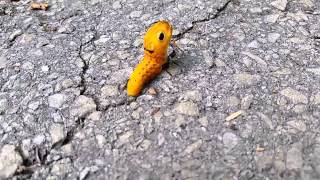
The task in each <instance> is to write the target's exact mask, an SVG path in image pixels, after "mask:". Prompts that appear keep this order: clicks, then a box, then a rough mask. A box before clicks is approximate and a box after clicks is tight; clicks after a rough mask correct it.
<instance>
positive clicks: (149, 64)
mask: <svg viewBox="0 0 320 180" xmlns="http://www.w3.org/2000/svg"><path fill="white" fill-rule="evenodd" d="M171 36H172V26H171V25H170V23H169V22H167V21H158V22H156V23H154V24H153V25H151V27H150V28H149V29H148V30H147V32H146V34H145V36H144V41H143V47H144V57H143V58H142V60H141V61H140V63H139V64H138V65H137V66H136V68H135V69H134V71H133V72H132V74H131V75H130V78H129V81H128V84H127V93H128V95H129V96H138V95H139V94H140V93H141V91H142V89H143V87H144V85H145V84H146V83H148V82H149V81H150V80H152V79H154V78H155V77H156V76H157V75H159V74H160V73H161V70H162V65H164V64H165V63H166V62H167V50H168V47H169V43H170V40H171Z"/></svg>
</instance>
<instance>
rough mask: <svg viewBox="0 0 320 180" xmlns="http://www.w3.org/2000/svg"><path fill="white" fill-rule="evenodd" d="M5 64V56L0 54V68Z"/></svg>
mask: <svg viewBox="0 0 320 180" xmlns="http://www.w3.org/2000/svg"><path fill="white" fill-rule="evenodd" d="M6 66H7V58H6V57H5V56H0V69H3V68H5V67H6Z"/></svg>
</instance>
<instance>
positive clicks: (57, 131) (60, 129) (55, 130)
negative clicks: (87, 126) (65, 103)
mask: <svg viewBox="0 0 320 180" xmlns="http://www.w3.org/2000/svg"><path fill="white" fill-rule="evenodd" d="M50 135H51V140H52V144H55V143H57V142H59V141H61V140H63V139H64V138H65V133H64V126H63V125H62V124H57V123H55V124H53V125H51V127H50Z"/></svg>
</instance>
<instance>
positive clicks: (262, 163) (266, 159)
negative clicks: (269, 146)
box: [256, 155, 272, 172]
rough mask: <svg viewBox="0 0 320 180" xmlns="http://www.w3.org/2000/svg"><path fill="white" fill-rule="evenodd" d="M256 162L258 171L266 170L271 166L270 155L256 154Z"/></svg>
mask: <svg viewBox="0 0 320 180" xmlns="http://www.w3.org/2000/svg"><path fill="white" fill-rule="evenodd" d="M256 163H257V167H258V170H259V171H260V172H261V171H264V170H267V169H269V168H270V167H271V166H272V156H267V155H262V156H258V157H257V160H256Z"/></svg>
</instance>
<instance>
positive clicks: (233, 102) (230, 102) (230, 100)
mask: <svg viewBox="0 0 320 180" xmlns="http://www.w3.org/2000/svg"><path fill="white" fill-rule="evenodd" d="M239 104H240V100H239V99H238V98H237V97H236V96H230V97H228V99H227V101H226V105H227V106H228V107H236V106H238V105H239Z"/></svg>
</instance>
